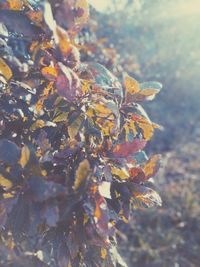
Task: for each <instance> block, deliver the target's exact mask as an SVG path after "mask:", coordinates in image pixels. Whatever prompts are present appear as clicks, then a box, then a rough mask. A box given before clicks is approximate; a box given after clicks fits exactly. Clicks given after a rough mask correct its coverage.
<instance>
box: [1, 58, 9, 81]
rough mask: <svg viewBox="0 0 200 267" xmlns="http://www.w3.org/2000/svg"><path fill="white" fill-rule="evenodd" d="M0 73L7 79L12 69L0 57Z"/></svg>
mask: <svg viewBox="0 0 200 267" xmlns="http://www.w3.org/2000/svg"><path fill="white" fill-rule="evenodd" d="M0 74H2V75H3V76H4V77H5V79H6V80H7V81H8V80H10V79H11V77H12V70H11V69H10V67H9V66H8V65H7V64H6V62H5V61H4V60H3V59H2V58H0Z"/></svg>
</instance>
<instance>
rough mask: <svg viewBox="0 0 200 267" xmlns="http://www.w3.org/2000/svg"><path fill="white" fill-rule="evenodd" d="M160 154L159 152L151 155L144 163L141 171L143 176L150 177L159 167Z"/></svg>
mask: <svg viewBox="0 0 200 267" xmlns="http://www.w3.org/2000/svg"><path fill="white" fill-rule="evenodd" d="M160 161H161V156H160V155H159V154H157V155H153V156H152V157H151V158H150V159H149V161H148V162H147V163H146V164H145V166H144V168H143V171H144V173H145V176H147V177H150V176H152V175H154V173H155V172H156V171H157V170H158V169H159V166H160Z"/></svg>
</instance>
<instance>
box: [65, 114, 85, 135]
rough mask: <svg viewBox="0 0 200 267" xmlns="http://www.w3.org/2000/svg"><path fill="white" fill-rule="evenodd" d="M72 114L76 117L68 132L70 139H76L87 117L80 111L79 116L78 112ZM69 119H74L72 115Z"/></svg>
mask: <svg viewBox="0 0 200 267" xmlns="http://www.w3.org/2000/svg"><path fill="white" fill-rule="evenodd" d="M72 115H75V116H76V118H75V119H74V120H73V121H72V122H71V123H70V124H69V126H68V134H69V137H70V139H74V138H75V137H76V136H77V134H78V133H79V131H80V129H81V126H82V124H83V122H84V119H85V115H84V114H80V113H78V116H77V113H75V114H72ZM69 119H71V120H72V116H71V118H69Z"/></svg>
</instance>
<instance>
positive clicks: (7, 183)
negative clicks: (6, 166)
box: [0, 174, 13, 189]
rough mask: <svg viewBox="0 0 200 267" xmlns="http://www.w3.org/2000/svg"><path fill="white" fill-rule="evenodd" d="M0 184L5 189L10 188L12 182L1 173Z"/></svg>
mask: <svg viewBox="0 0 200 267" xmlns="http://www.w3.org/2000/svg"><path fill="white" fill-rule="evenodd" d="M0 186H2V187H3V188H5V189H10V188H11V187H12V186H13V184H12V182H11V181H10V180H8V179H6V178H5V177H4V176H3V175H2V174H0Z"/></svg>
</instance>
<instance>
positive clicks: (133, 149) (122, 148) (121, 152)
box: [112, 139, 146, 157]
mask: <svg viewBox="0 0 200 267" xmlns="http://www.w3.org/2000/svg"><path fill="white" fill-rule="evenodd" d="M145 145H146V141H145V140H140V139H135V140H134V141H133V142H132V143H129V142H125V143H122V144H118V145H115V146H114V148H113V150H112V152H113V154H114V155H115V156H119V157H128V156H131V155H134V154H135V153H137V152H139V151H140V150H142V149H143V148H144V147H145Z"/></svg>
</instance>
